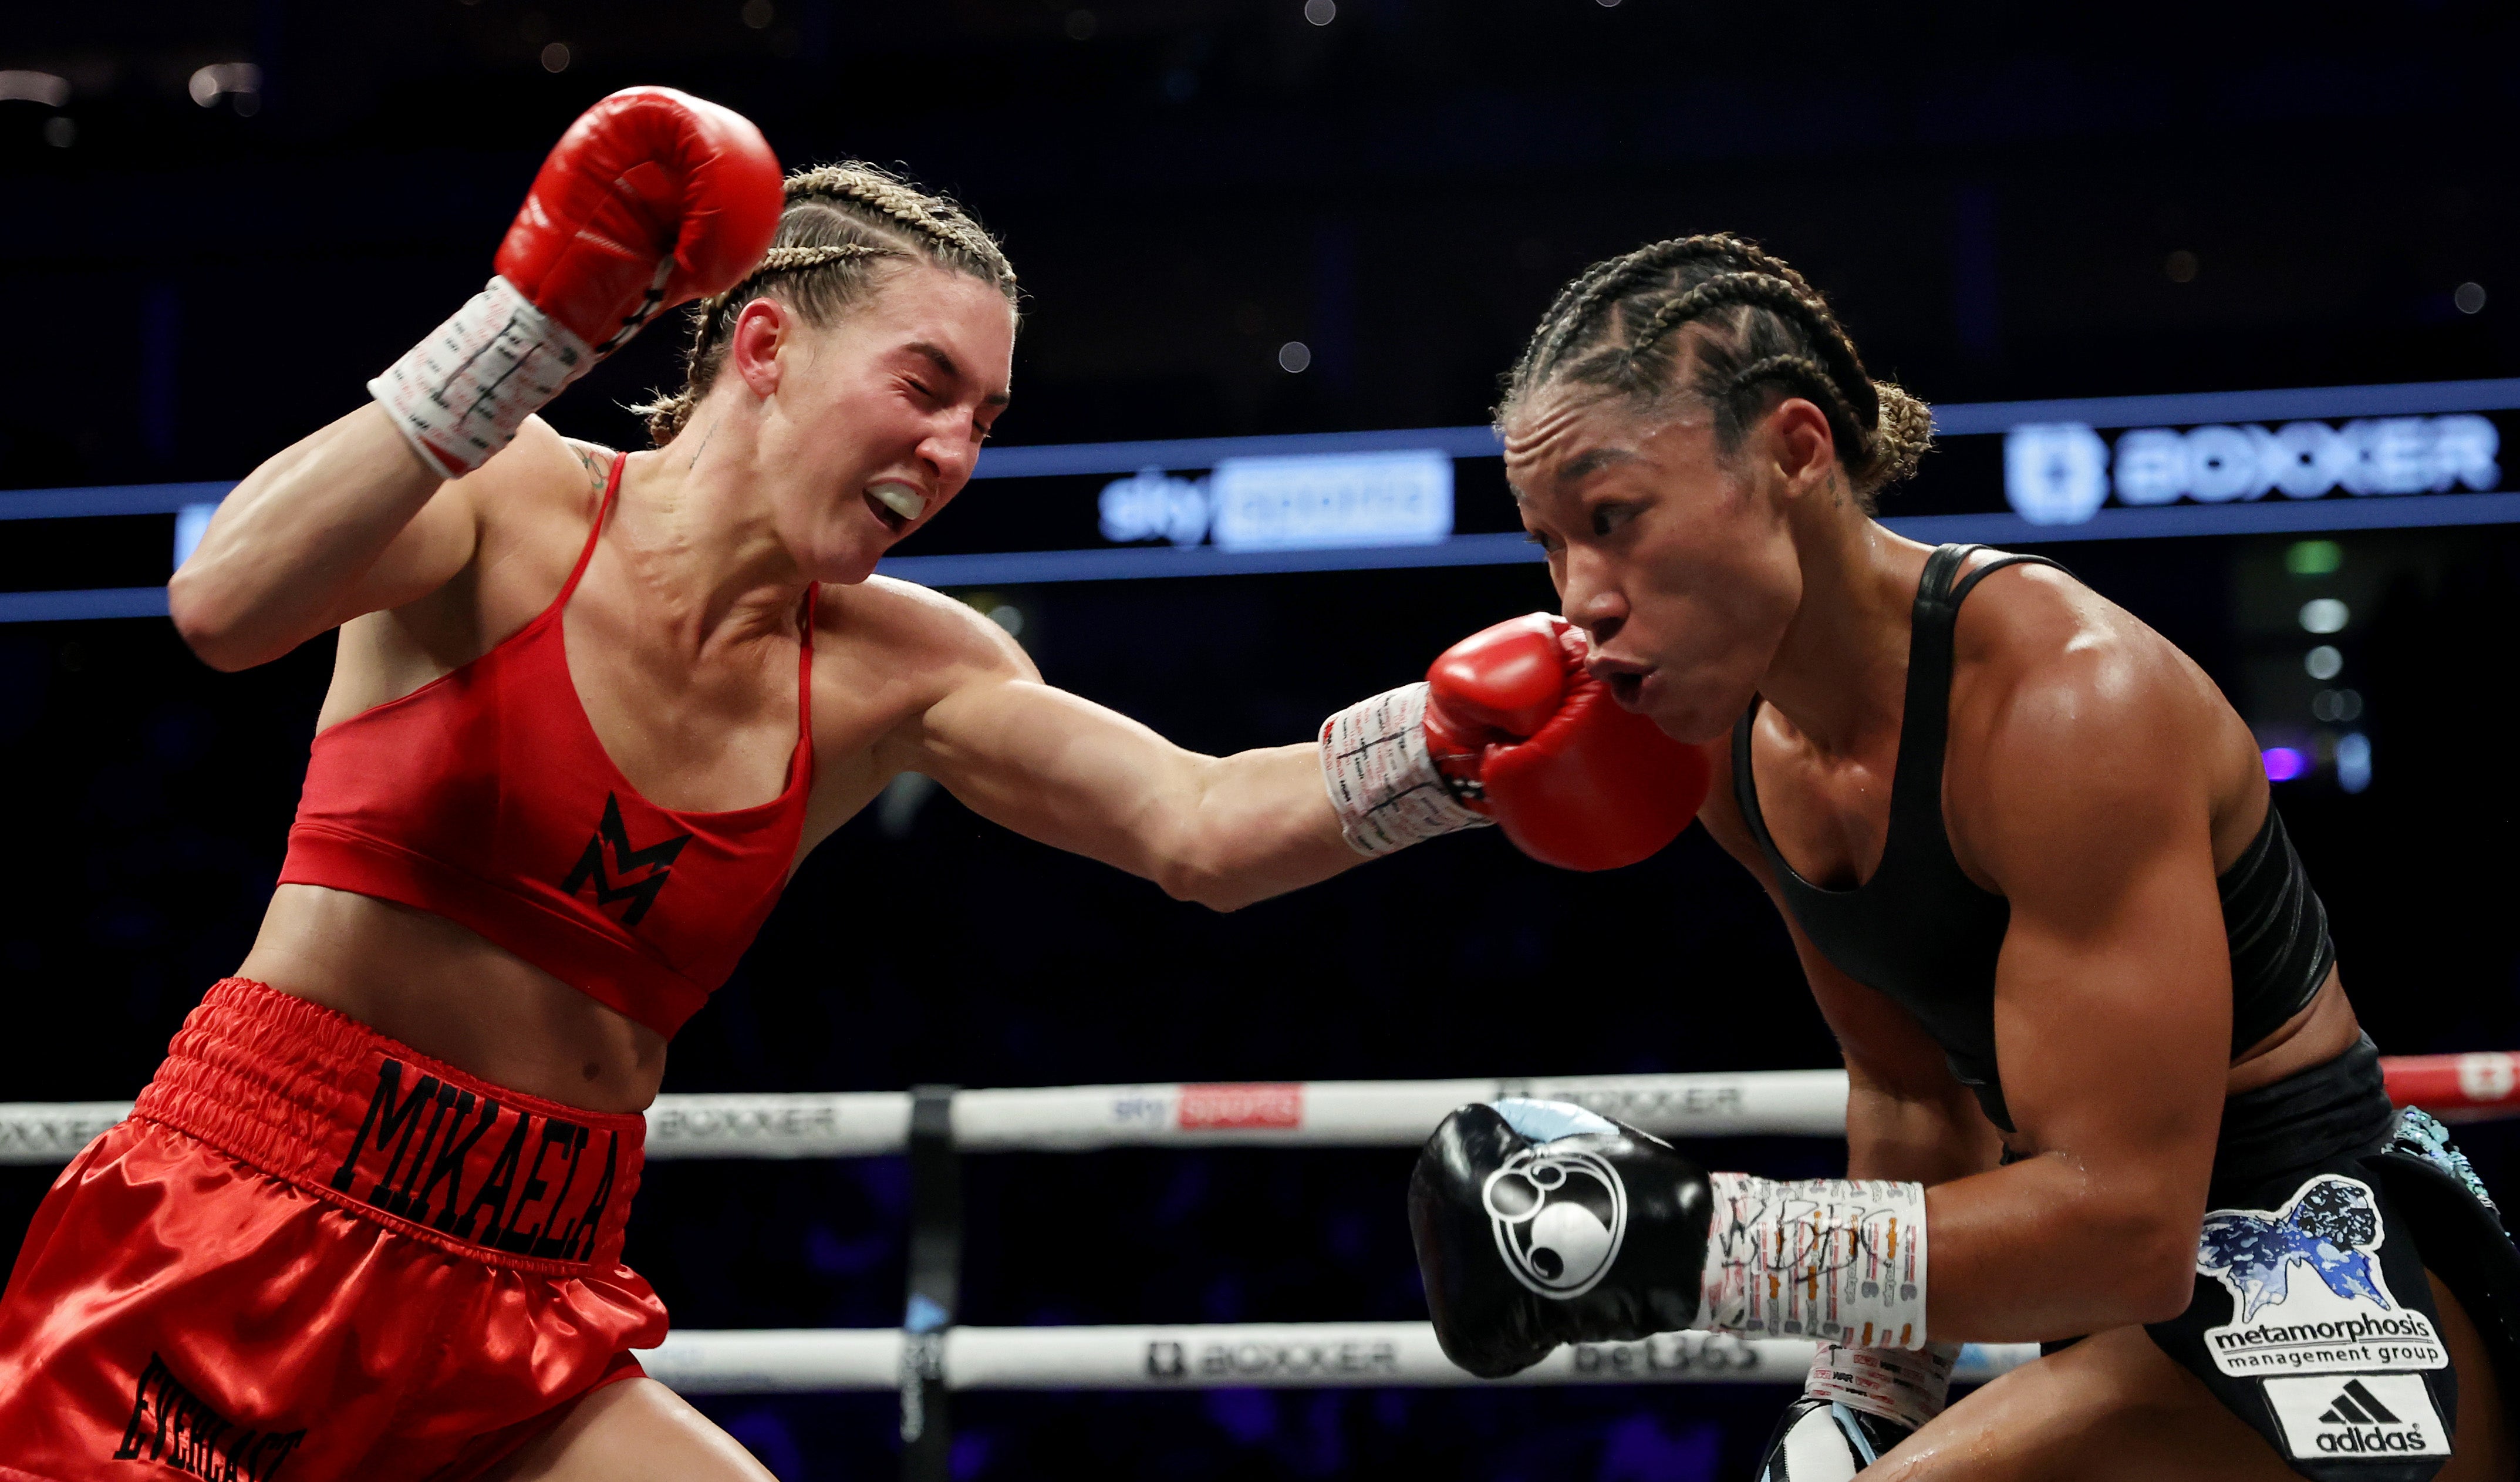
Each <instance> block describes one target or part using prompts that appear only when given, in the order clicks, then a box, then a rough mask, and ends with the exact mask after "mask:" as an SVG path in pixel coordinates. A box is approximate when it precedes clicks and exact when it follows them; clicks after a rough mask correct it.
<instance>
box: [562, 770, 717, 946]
mask: <svg viewBox="0 0 2520 1482" xmlns="http://www.w3.org/2000/svg"><path fill="white" fill-rule="evenodd" d="M691 841H692V836H691V835H690V834H688V833H677V834H675V835H674V836H673V837H672V838H669V839H666V840H664V841H662V842H660V843H654V844H650V845H649V846H648V847H646V848H645V849H634V848H632V847H630V831H629V829H628V828H627V827H626V826H624V825H623V824H622V822H621V797H620V794H618V793H613V792H607V793H606V794H604V821H603V822H602V823H600V824H598V825H596V827H595V834H594V836H593V837H591V838H589V839H588V840H587V841H586V852H585V853H584V854H581V855H579V856H578V858H577V868H576V869H574V870H571V871H570V872H569V873H568V878H566V879H564V880H562V881H561V883H560V887H561V888H562V890H565V891H567V892H568V893H569V894H571V895H575V894H577V892H578V891H579V890H581V889H583V888H584V887H585V885H586V883H587V881H589V880H593V881H594V882H595V903H596V904H597V905H599V906H609V905H611V904H612V903H613V902H614V901H628V902H629V903H630V909H629V910H627V911H624V912H622V913H621V924H622V925H624V926H636V925H638V924H639V919H640V918H641V917H644V916H646V915H647V914H648V908H649V907H651V906H652V905H654V904H656V892H657V891H659V890H662V889H663V888H665V876H669V875H671V874H673V864H674V856H676V855H678V854H680V853H682V852H683V846H684V845H685V844H688V843H690V842H691ZM607 844H609V845H611V847H612V874H611V875H607V874H606V873H605V871H604V849H605V846H606V845H607ZM641 869H644V870H646V871H647V872H648V873H647V874H646V875H644V876H640V877H639V878H637V879H635V880H634V879H631V878H629V875H630V872H631V871H633V870H641ZM614 876H620V877H621V880H622V882H621V883H620V884H618V885H615V884H614V883H612V881H613V877H614Z"/></svg>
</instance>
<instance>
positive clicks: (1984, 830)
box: [1945, 565, 2256, 872]
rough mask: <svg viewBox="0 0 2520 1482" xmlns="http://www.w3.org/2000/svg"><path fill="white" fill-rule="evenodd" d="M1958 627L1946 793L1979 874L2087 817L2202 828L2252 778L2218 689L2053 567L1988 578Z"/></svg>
mask: <svg viewBox="0 0 2520 1482" xmlns="http://www.w3.org/2000/svg"><path fill="white" fill-rule="evenodd" d="M1956 638H1957V645H1956V654H1955V657H1956V659H1957V664H1956V666H1955V674H1954V682H1953V695H1952V732H1951V741H1950V744H1949V747H1948V749H1947V751H1946V756H1947V764H1946V769H1947V770H1946V781H1945V786H1946V806H1947V808H1948V810H1949V812H1950V816H1951V818H1952V820H1953V822H1954V824H1955V826H1956V833H1957V835H1958V836H1957V837H1956V839H1955V842H1959V843H1963V844H1964V845H1973V846H1974V847H1973V848H1966V847H1964V853H1969V854H1972V855H1974V856H1975V859H1974V860H1973V861H1972V862H1973V863H1976V864H1978V865H1980V866H1981V867H1983V868H1986V869H1988V870H1990V872H1994V871H2000V869H2001V866H2002V861H2003V857H2004V856H2005V855H2007V854H2009V853H2012V852H2014V850H2015V849H2017V848H2021V847H2034V848H2038V849H2041V850H2046V851H2049V852H2053V851H2055V850H2057V849H2059V848H2064V849H2072V848H2075V847H2077V844H2076V840H2077V839H2078V837H2087V836H2088V835H2090V834H2092V833H2093V832H2094V831H2097V832H2103V833H2108V834H2111V835H2117V834H2123V833H2125V832H2127V831H2129V830H2130V829H2132V828H2136V827H2138V826H2142V827H2147V828H2177V829H2181V830H2188V829H2193V830H2196V831H2210V829H2211V826H2212V824H2213V821H2214V819H2215V816H2216V814H2217V812H2218V810H2219V809H2220V808H2221V807H2223V806H2224V804H2225V802H2226V801H2227V800H2228V799H2229V798H2231V797H2232V796H2233V795H2234V793H2235V792H2237V791H2242V790H2245V789H2246V787H2247V786H2249V780H2250V773H2249V771H2248V769H2249V768H2250V767H2251V766H2252V765H2254V763H2255V760H2256V748H2255V746H2254V744H2253V743H2252V742H2251V741H2250V740H2249V737H2248V731H2247V728H2246V727H2245V726H2244V725H2243V724H2242V723H2241V721H2240V719H2239V717H2238V716H2237V715H2236V714H2235V713H2233V711H2232V709H2231V707H2230V704H2229V703H2228V701H2227V700H2226V699H2225V698H2224V697H2223V694H2222V691H2221V690H2219V689H2218V688H2216V686H2215V684H2214V682H2213V681H2212V680H2211V679H2210V678H2208V677H2207V676H2206V674H2205V672H2204V671H2203V670H2202V669H2201V668H2199V667H2198V666H2197V665H2196V663H2195V661H2194V660H2193V659H2190V658H2189V657H2188V656H2187V655H2186V654H2184V653H2182V652H2181V651H2179V650H2178V649H2177V648H2176V647H2175V646H2173V645H2172V644H2171V643H2170V642H2169V641H2168V640H2167V639H2164V638H2163V637H2162V636H2161V635H2160V634H2158V633H2155V632H2154V631H2152V629H2150V628H2149V627H2146V626H2145V625H2144V624H2143V623H2142V622H2140V621H2138V619H2137V618H2136V617H2135V616H2134V614H2132V613H2130V612H2128V611H2126V610H2125V609H2124V608H2122V607H2119V606H2117V605H2115V604H2114V603H2111V602H2109V601H2107V600H2106V599H2104V598H2102V597H2100V596H2099V595H2098V594H2096V593H2094V592H2093V591H2092V590H2091V589H2090V588H2088V587H2085V586H2083V585H2082V584H2081V583H2080V582H2077V581H2075V580H2073V579H2072V578H2070V577H2068V576H2066V575H2064V574H2063V573H2062V572H2059V571H2057V570H2055V569H2053V568H2050V567H2045V566H2036V565H2022V566H2016V567H2009V568H2006V569H2004V570H2003V571H1999V572H1997V573H1996V574H1994V575H1992V576H1990V577H1988V578H1987V579H1986V580H1985V581H1984V583H1982V584H1981V585H1980V587H1979V588H1978V590H1977V591H1976V592H1975V593H1974V594H1973V595H1972V596H1971V597H1970V598H1969V600H1968V602H1967V603H1966V604H1965V605H1964V606H1962V607H1961V609H1960V619H1959V626H1958V633H1957V635H1956Z"/></svg>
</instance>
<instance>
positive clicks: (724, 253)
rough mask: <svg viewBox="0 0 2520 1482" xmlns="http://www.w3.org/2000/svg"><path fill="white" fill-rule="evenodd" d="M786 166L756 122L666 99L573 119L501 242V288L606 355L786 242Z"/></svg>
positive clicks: (617, 98)
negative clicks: (782, 218) (777, 239)
mask: <svg viewBox="0 0 2520 1482" xmlns="http://www.w3.org/2000/svg"><path fill="white" fill-rule="evenodd" d="M784 204H785V202H784V198H783V188H782V185H781V179H780V172H779V157H778V156H776V155H774V154H772V153H771V152H770V144H769V141H767V140H765V139H763V138H762V137H761V130H759V129H757V128H754V127H753V126H752V123H751V121H750V120H749V119H747V118H745V117H744V116H743V115H742V114H741V113H738V112H734V111H733V110H731V109H725V108H720V107H719V106H718V105H716V104H714V103H709V102H705V101H703V100H701V99H698V98H694V97H692V96H690V95H689V94H686V93H678V92H676V91H674V90H673V89H672V88H669V87H631V88H623V89H622V90H621V91H620V92H617V93H614V94H613V95H612V96H611V97H609V98H607V99H605V100H604V101H603V102H601V103H599V104H597V105H596V106H595V107H593V108H591V109H588V110H587V111H586V112H583V113H581V114H579V115H578V119H577V121H576V122H575V123H572V124H570V125H569V126H568V132H567V133H565V134H562V135H561V136H560V143H559V144H557V145H554V146H553V147H552V152H551V156H550V157H548V158H546V159H545V160H543V167H542V171H541V173H539V174H537V175H535V176H534V188H533V189H532V190H530V191H527V192H526V193H525V203H524V205H523V206H522V207H520V208H519V209H518V210H517V220H516V224H515V225H514V226H511V227H509V228H508V237H507V240H506V241H504V242H502V243H500V244H499V256H498V264H497V265H498V269H499V276H500V277H502V278H505V279H506V280H508V282H510V283H512V284H514V285H516V287H517V291H518V292H522V293H523V294H524V295H525V297H526V299H527V300H528V301H529V302H531V303H532V304H533V305H534V306H535V307H536V308H538V309H541V310H542V311H543V312H544V313H545V314H548V315H550V316H551V317H552V318H553V319H554V320H555V321H557V322H558V323H559V324H560V325H561V327H562V328H563V329H565V330H567V331H568V332H569V333H570V334H572V335H575V336H576V337H578V338H579V339H581V340H583V341H585V342H586V343H587V344H589V345H591V346H593V347H594V350H595V353H596V354H598V355H605V354H608V353H610V352H611V351H612V349H613V348H614V347H615V346H617V345H619V344H620V343H621V341H623V340H625V339H627V338H629V337H630V336H631V335H632V334H634V333H636V332H637V330H638V328H639V327H640V326H641V325H643V324H646V323H647V322H648V321H649V320H650V319H652V318H654V317H655V316H656V315H657V314H658V313H660V312H662V311H664V310H666V309H669V308H672V307H673V306H674V305H676V304H678V303H689V302H690V301H691V300H693V299H695V298H701V297H705V296H707V295H708V294H711V293H719V292H725V291H726V290H728V289H731V288H733V287H735V286H736V285H737V284H738V283H740V282H742V280H743V277H744V275H745V274H747V273H749V272H751V271H752V269H753V265H754V264H756V263H758V262H760V261H761V254H762V253H763V252H766V251H768V250H769V249H770V240H771V238H772V237H773V236H774V235H776V234H777V232H778V230H779V213H780V211H781V209H782V208H783V206H784Z"/></svg>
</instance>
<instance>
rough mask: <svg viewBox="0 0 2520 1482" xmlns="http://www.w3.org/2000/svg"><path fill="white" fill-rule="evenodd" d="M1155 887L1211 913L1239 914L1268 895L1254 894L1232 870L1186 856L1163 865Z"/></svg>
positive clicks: (1262, 893)
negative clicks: (1227, 912)
mask: <svg viewBox="0 0 2520 1482" xmlns="http://www.w3.org/2000/svg"><path fill="white" fill-rule="evenodd" d="M1155 883H1156V884H1158V885H1160V886H1162V887H1163V892H1164V894H1166V895H1169V896H1171V897H1172V898H1173V899H1174V900H1177V901H1187V902H1189V903H1190V904H1192V905H1193V906H1205V907H1206V908H1207V909H1208V910H1210V911H1239V910H1241V909H1242V908H1243V907H1245V906H1248V905H1250V904H1252V903H1253V902H1255V901H1258V900H1260V899H1262V898H1263V897H1264V896H1265V894H1266V892H1264V891H1256V890H1253V889H1252V888H1251V887H1250V886H1249V885H1248V884H1247V883H1245V882H1244V881H1243V880H1241V879H1240V878H1239V877H1238V875H1237V873H1236V872H1234V871H1232V870H1227V869H1223V868H1220V867H1219V866H1217V865H1216V864H1214V863H1213V862H1209V861H1203V860H1200V859H1197V858H1194V857H1187V856H1186V857H1178V858H1172V859H1167V860H1166V861H1164V863H1163V864H1162V865H1161V866H1160V867H1158V868H1157V870H1156V871H1155Z"/></svg>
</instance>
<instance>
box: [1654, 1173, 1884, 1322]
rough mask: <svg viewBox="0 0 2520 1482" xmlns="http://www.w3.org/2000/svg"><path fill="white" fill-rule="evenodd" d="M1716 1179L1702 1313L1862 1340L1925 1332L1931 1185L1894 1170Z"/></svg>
mask: <svg viewBox="0 0 2520 1482" xmlns="http://www.w3.org/2000/svg"><path fill="white" fill-rule="evenodd" d="M1708 1179H1709V1182H1711V1183H1712V1184H1713V1185H1714V1189H1715V1210H1714V1219H1713V1222H1712V1223H1711V1224H1710V1225H1709V1226H1708V1228H1707V1232H1706V1273H1705V1277H1704V1284H1703V1285H1702V1286H1701V1288H1700V1290H1699V1299H1698V1313H1697V1325H1698V1326H1699V1327H1703V1328H1710V1329H1714V1330H1718V1331H1722V1332H1733V1333H1745V1334H1753V1335H1759V1336H1766V1337H1804V1338H1817V1339H1820V1340H1822V1341H1823V1342H1830V1343H1843V1344H1847V1345H1849V1346H1851V1347H1856V1348H1876V1347H1877V1348H1918V1347H1921V1346H1923V1344H1924V1341H1925V1186H1924V1185H1922V1184H1897V1183H1892V1182H1891V1181H1889V1180H1887V1179H1864V1180H1850V1179H1804V1180H1801V1181H1799V1182H1796V1183H1790V1184H1780V1183H1778V1182H1777V1181H1776V1180H1774V1179H1760V1178H1753V1177H1751V1176H1750V1175H1748V1174H1745V1173H1718V1174H1711V1175H1709V1176H1708Z"/></svg>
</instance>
